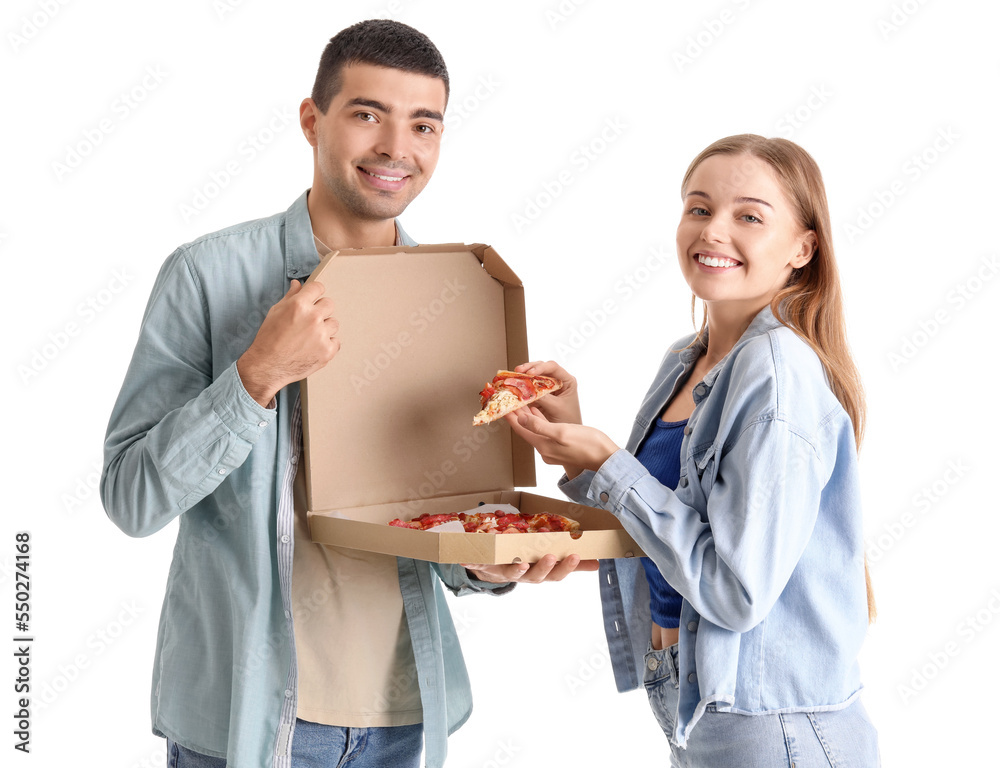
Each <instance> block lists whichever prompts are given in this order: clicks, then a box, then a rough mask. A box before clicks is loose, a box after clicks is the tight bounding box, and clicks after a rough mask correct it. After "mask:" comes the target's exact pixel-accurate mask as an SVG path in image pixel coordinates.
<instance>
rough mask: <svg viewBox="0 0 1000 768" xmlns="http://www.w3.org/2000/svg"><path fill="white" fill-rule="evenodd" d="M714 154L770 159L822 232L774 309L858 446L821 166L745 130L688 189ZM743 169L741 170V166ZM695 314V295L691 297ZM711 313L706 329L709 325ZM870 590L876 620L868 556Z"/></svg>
mask: <svg viewBox="0 0 1000 768" xmlns="http://www.w3.org/2000/svg"><path fill="white" fill-rule="evenodd" d="M713 155H749V156H751V157H756V158H759V159H760V160H763V161H764V162H766V163H767V164H768V165H769V166H770V167H771V168H772V169H773V170H774V172H775V175H776V176H777V177H778V180H779V182H780V183H781V184H782V186H783V188H784V190H785V193H786V194H787V195H788V199H789V201H790V202H791V204H792V209H793V213H794V214H795V216H796V218H797V219H798V222H799V224H801V225H802V227H803V228H804V229H807V230H812V231H813V232H814V233H815V234H816V250H815V252H814V253H813V256H812V259H810V260H809V263H807V264H806V265H804V266H803V267H801V268H799V269H796V270H793V272H792V274H791V277H790V278H789V280H788V283H787V284H786V285H785V287H784V288H782V289H781V290H780V291H778V293H777V295H775V297H774V298H773V299H772V300H771V311H772V312H773V313H774V316H775V317H776V318H777V319H778V320H779V321H780V322H781V323H782V324H784V325H786V326H787V327H789V328H791V329H792V330H793V331H795V332H796V333H797V334H798V335H799V336H801V337H802V338H803V339H804V340H805V341H806V342H807V343H808V344H809V346H811V347H812V348H813V350H814V351H815V352H816V354H817V355H818V356H819V359H820V361H821V362H822V363H823V369H824V370H825V371H826V377H827V379H828V381H829V383H830V388H831V389H832V390H833V393H834V395H836V397H837V399H838V400H839V401H840V403H841V405H842V406H843V407H844V410H845V411H846V412H847V415H848V416H849V417H850V419H851V424H852V425H853V427H854V439H855V443H856V445H857V447H858V448H860V447H861V441H862V438H863V436H864V431H865V393H864V388H863V386H862V384H861V376H860V375H859V373H858V368H857V366H856V365H855V364H854V359H853V357H852V356H851V350H850V347H849V345H848V343H847V324H846V322H845V319H844V300H843V294H842V293H841V289H840V273H839V272H838V270H837V262H836V260H835V259H834V256H833V232H832V228H831V225H830V210H829V207H828V206H827V201H826V189H825V187H824V185H823V176H822V174H821V173H820V170H819V166H818V165H817V164H816V161H815V160H813V158H812V156H811V155H810V154H809V153H808V152H806V151H805V150H804V149H802V147H800V146H799V145H798V144H795V143H794V142H791V141H788V140H787V139H767V138H764V137H763V136H757V135H755V134H749V133H748V134H741V135H738V136H728V137H726V138H724V139H719V140H718V141H716V142H714V143H713V144H711V145H709V146H708V147H706V148H705V149H704V150H702V152H701V153H700V154H699V155H698V156H697V157H696V158H695V159H694V160H693V161H692V162H691V165H689V166H688V169H687V172H686V173H685V174H684V180H683V181H682V183H681V194H682V196H683V194H684V193H685V192H686V190H687V187H688V183H689V182H690V180H691V175H692V174H693V173H694V170H695V169H696V168H697V167H698V166H699V165H700V164H701V163H702V162H703V161H704V160H705V159H706V158H709V157H712V156H713ZM736 172H737V173H739V171H738V170H737V171H736ZM691 315H692V320H693V319H694V297H692V300H691ZM706 323H707V316H706V317H705V318H703V320H702V325H701V332H700V333H699V335H701V334H703V333H704V331H705V326H706ZM865 584H866V587H867V590H868V619H869V621H874V620H875V597H874V594H873V591H872V584H871V577H870V575H869V572H868V560H867V557H866V558H865Z"/></svg>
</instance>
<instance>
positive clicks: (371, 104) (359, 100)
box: [345, 96, 392, 112]
mask: <svg viewBox="0 0 1000 768" xmlns="http://www.w3.org/2000/svg"><path fill="white" fill-rule="evenodd" d="M345 106H348V107H368V108H369V109H377V110H378V111H379V112H392V107H390V106H389V105H388V104H383V103H382V102H381V101H377V100H375V99H365V98H363V97H361V96H357V97H355V98H353V99H351V100H350V101H349V102H347V104H346V105H345Z"/></svg>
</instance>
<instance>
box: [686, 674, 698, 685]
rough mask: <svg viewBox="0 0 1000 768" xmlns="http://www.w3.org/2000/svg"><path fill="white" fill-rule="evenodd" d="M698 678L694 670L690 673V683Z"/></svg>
mask: <svg viewBox="0 0 1000 768" xmlns="http://www.w3.org/2000/svg"><path fill="white" fill-rule="evenodd" d="M697 679H698V675H696V674H695V673H694V672H692V673H691V674H690V675H688V682H689V683H693V682H694V681H695V680H697Z"/></svg>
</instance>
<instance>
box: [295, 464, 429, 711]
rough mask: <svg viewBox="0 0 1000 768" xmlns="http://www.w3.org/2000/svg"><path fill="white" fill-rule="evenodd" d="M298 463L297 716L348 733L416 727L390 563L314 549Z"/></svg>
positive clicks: (413, 671) (415, 696)
mask: <svg viewBox="0 0 1000 768" xmlns="http://www.w3.org/2000/svg"><path fill="white" fill-rule="evenodd" d="M302 464H303V462H299V468H300V469H299V472H298V474H297V475H296V478H295V555H294V558H293V560H292V605H293V606H294V608H293V618H294V621H295V653H296V658H297V663H298V670H299V686H298V687H299V707H298V716H299V717H300V718H302V719H303V720H309V721H310V722H313V723H323V724H325V725H339V726H344V727H355V728H361V727H375V726H390V725H413V724H414V723H419V722H421V721H422V720H423V713H422V710H421V706H420V688H419V685H418V682H417V667H416V662H415V661H414V658H413V647H412V645H411V643H410V632H409V630H408V628H407V625H406V615H405V613H404V611H403V598H402V595H401V594H400V592H399V575H398V572H397V570H396V558H395V557H392V556H390V555H379V554H375V553H372V552H363V551H361V550H356V549H346V548H342V547H331V546H326V545H323V544H315V543H313V542H312V541H311V540H310V539H309V528H308V525H307V522H306V504H305V475H304V472H303V470H302Z"/></svg>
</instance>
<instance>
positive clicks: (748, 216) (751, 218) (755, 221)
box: [743, 213, 761, 224]
mask: <svg viewBox="0 0 1000 768" xmlns="http://www.w3.org/2000/svg"><path fill="white" fill-rule="evenodd" d="M743 218H744V219H746V220H747V221H749V222H750V223H751V224H760V223H761V219H758V218H757V217H756V216H754V215H753V214H752V213H745V214H743Z"/></svg>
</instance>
